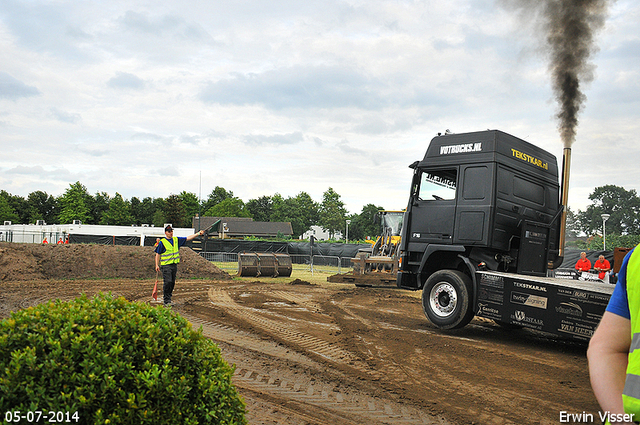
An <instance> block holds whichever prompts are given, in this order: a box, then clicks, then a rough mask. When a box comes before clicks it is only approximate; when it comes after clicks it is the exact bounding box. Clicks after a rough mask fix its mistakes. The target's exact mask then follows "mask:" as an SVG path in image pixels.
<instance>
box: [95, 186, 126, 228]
mask: <svg viewBox="0 0 640 425" xmlns="http://www.w3.org/2000/svg"><path fill="white" fill-rule="evenodd" d="M133 222H134V219H133V215H131V205H130V204H129V203H128V202H127V201H126V200H124V199H122V195H120V194H119V193H118V192H116V196H114V197H113V199H112V200H111V202H109V209H108V210H107V211H105V212H104V213H102V218H101V219H100V224H108V225H112V226H129V225H131V224H133Z"/></svg>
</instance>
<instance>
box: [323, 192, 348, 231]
mask: <svg viewBox="0 0 640 425" xmlns="http://www.w3.org/2000/svg"><path fill="white" fill-rule="evenodd" d="M346 215H347V210H346V209H345V207H344V202H342V201H341V200H340V195H338V194H337V193H336V192H335V191H334V190H333V188H331V187H330V188H329V189H327V191H326V192H324V193H323V194H322V204H320V225H321V226H322V227H323V228H324V229H325V230H326V231H328V232H329V237H331V238H333V236H334V235H335V233H336V232H338V231H342V230H343V229H344V228H345V225H346V224H345V220H346Z"/></svg>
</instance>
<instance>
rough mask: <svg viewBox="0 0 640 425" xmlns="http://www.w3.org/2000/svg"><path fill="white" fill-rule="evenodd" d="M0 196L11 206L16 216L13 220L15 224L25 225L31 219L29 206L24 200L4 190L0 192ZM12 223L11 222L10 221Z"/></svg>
mask: <svg viewBox="0 0 640 425" xmlns="http://www.w3.org/2000/svg"><path fill="white" fill-rule="evenodd" d="M0 194H1V195H2V196H4V198H5V199H6V201H7V202H8V203H9V205H11V208H13V211H14V212H15V214H16V215H17V216H18V218H17V219H16V220H15V222H16V224H18V223H19V224H27V223H29V219H30V218H31V206H30V205H29V202H27V200H26V199H24V198H23V197H22V196H18V195H12V194H10V193H8V192H6V191H4V190H2V191H0ZM12 222H13V221H12Z"/></svg>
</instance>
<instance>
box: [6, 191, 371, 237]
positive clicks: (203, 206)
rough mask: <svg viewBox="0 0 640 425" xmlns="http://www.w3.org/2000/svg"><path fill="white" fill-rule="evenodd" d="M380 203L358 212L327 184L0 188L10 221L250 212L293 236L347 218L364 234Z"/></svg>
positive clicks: (137, 221) (152, 220) (153, 220)
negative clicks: (284, 189) (250, 190)
mask: <svg viewBox="0 0 640 425" xmlns="http://www.w3.org/2000/svg"><path fill="white" fill-rule="evenodd" d="M381 209H383V208H382V207H378V206H375V205H373V204H369V205H366V206H365V207H363V208H362V212H361V213H359V214H349V213H348V212H347V210H346V208H345V206H344V202H342V200H341V197H340V195H339V194H338V193H336V192H335V190H333V189H332V188H331V187H329V188H328V189H327V190H326V191H325V192H324V193H323V195H322V201H320V202H316V201H314V200H313V199H312V198H311V196H310V195H309V194H308V193H306V192H300V193H299V194H297V195H296V196H293V197H287V198H285V197H283V196H282V195H280V194H279V193H276V194H275V195H273V196H261V197H259V198H257V199H250V200H249V201H247V202H246V203H245V202H244V201H242V200H241V199H240V198H238V197H236V196H234V194H233V192H232V191H229V190H226V189H225V188H223V187H219V186H216V187H215V189H213V190H212V191H211V193H210V194H209V195H208V196H207V198H206V199H203V200H199V198H198V196H196V194H194V193H191V192H186V191H183V192H181V193H179V194H177V195H176V194H171V195H169V196H168V197H166V198H151V197H145V198H143V199H140V198H138V197H132V198H131V199H125V198H123V197H122V195H120V194H119V193H117V192H116V194H115V195H114V196H113V197H112V196H110V195H109V194H107V193H106V192H97V193H96V194H95V195H91V194H90V193H89V191H88V190H87V188H86V187H85V186H84V185H83V184H82V183H80V182H76V183H73V184H70V185H69V187H68V188H67V189H66V191H65V192H64V193H63V194H62V195H60V196H58V197H54V196H52V195H50V194H47V193H46V192H43V191H35V192H32V193H30V194H29V195H28V196H27V197H26V198H24V197H22V196H19V195H12V194H10V193H8V192H6V191H5V190H0V221H1V222H4V221H11V222H12V223H13V224H29V223H36V222H37V221H38V220H44V222H46V223H48V224H71V223H73V221H74V220H80V221H81V222H82V223H83V224H101V225H117V226H131V225H137V226H140V225H142V224H148V225H154V226H158V227H159V226H162V225H163V224H164V223H172V224H173V225H174V226H176V227H191V226H192V218H193V217H195V216H196V215H200V216H205V217H250V218H253V219H254V220H255V221H271V222H290V223H291V227H292V229H293V235H294V237H296V238H297V237H298V236H300V235H302V234H303V233H305V232H306V231H307V230H309V229H310V228H311V226H313V225H318V226H321V227H322V228H324V229H326V230H327V231H328V232H329V234H330V235H331V236H332V237H333V236H334V235H335V234H336V233H338V232H340V233H342V234H344V233H345V230H346V229H345V227H346V220H351V223H350V225H349V239H351V240H358V239H364V238H365V237H367V236H372V237H373V236H376V235H378V234H379V233H380V229H379V225H377V224H375V223H374V218H375V215H376V214H377V212H378V211H379V210H381Z"/></svg>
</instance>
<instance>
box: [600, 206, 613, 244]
mask: <svg viewBox="0 0 640 425" xmlns="http://www.w3.org/2000/svg"><path fill="white" fill-rule="evenodd" d="M600 217H602V244H603V246H604V250H605V251H606V250H607V220H609V217H611V215H610V214H601V215H600Z"/></svg>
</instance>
